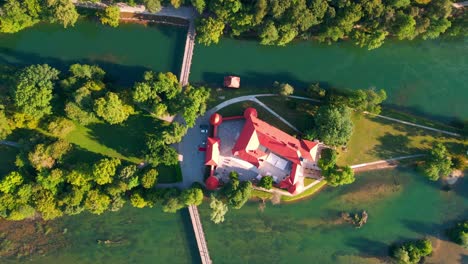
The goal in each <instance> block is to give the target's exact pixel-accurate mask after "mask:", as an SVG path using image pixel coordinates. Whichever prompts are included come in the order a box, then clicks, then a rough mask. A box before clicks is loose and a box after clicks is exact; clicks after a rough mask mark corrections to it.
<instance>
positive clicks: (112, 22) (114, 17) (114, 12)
mask: <svg viewBox="0 0 468 264" xmlns="http://www.w3.org/2000/svg"><path fill="white" fill-rule="evenodd" d="M99 19H100V20H101V23H102V24H103V25H109V26H111V27H117V26H119V20H120V8H119V7H118V6H116V5H111V6H108V7H106V8H105V9H104V10H103V12H101V13H100V15H99Z"/></svg>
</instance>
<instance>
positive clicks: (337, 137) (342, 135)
mask: <svg viewBox="0 0 468 264" xmlns="http://www.w3.org/2000/svg"><path fill="white" fill-rule="evenodd" d="M314 122H315V128H314V130H313V131H310V132H308V133H307V137H308V138H309V139H314V138H318V139H320V140H321V141H323V142H324V143H325V144H327V145H330V146H338V145H345V144H346V142H348V140H349V139H350V137H351V135H352V133H353V123H352V121H351V111H350V109H349V108H348V107H346V106H344V107H343V106H341V107H334V106H327V105H325V106H321V107H320V108H319V110H318V112H317V115H316V116H315V120H314Z"/></svg>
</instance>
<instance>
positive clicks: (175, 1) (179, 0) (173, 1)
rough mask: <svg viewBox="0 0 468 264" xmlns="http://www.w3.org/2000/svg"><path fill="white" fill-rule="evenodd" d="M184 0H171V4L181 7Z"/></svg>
mask: <svg viewBox="0 0 468 264" xmlns="http://www.w3.org/2000/svg"><path fill="white" fill-rule="evenodd" d="M182 1H183V0H171V5H172V6H173V7H175V8H179V7H180V5H181V4H182Z"/></svg>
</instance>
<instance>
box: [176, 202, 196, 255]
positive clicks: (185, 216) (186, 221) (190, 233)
mask: <svg viewBox="0 0 468 264" xmlns="http://www.w3.org/2000/svg"><path fill="white" fill-rule="evenodd" d="M179 213H180V214H181V219H182V223H183V226H184V230H185V232H184V234H185V237H186V239H187V242H188V248H189V252H190V256H191V259H192V263H201V256H200V252H199V250H198V245H197V240H196V238H195V232H194V230H193V227H192V222H191V220H190V214H189V211H188V209H186V208H183V209H182V210H180V212H179Z"/></svg>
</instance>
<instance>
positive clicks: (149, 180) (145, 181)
mask: <svg viewBox="0 0 468 264" xmlns="http://www.w3.org/2000/svg"><path fill="white" fill-rule="evenodd" d="M157 177H158V171H157V170H155V169H150V170H149V171H147V172H146V173H145V174H143V177H142V178H141V186H143V188H146V189H150V188H153V186H154V185H155V184H156V179H157Z"/></svg>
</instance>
